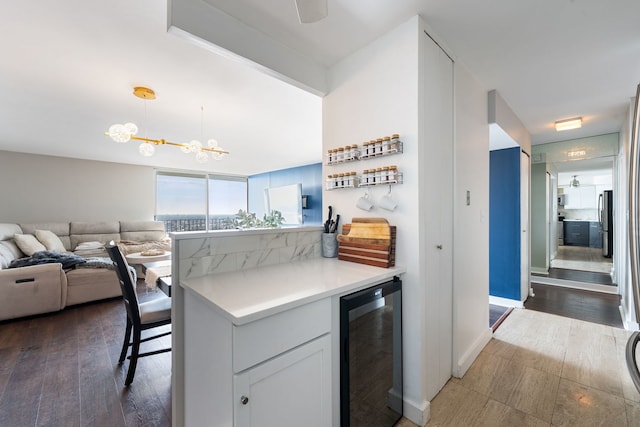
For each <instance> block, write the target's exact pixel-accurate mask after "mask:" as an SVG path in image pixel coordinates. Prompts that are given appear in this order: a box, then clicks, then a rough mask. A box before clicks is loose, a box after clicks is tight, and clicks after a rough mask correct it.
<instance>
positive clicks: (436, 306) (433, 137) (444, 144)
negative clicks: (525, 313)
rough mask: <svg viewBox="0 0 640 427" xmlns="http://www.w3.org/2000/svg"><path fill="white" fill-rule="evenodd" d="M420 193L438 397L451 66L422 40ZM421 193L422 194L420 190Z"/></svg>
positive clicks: (445, 310)
mask: <svg viewBox="0 0 640 427" xmlns="http://www.w3.org/2000/svg"><path fill="white" fill-rule="evenodd" d="M424 41H425V43H424V44H423V46H424V51H423V55H422V60H423V61H424V62H423V67H422V69H423V92H422V96H421V97H422V99H423V102H424V110H423V115H422V118H421V119H422V123H423V126H424V129H425V131H424V139H423V140H422V141H421V144H424V147H423V148H421V155H422V156H424V157H423V158H422V159H421V170H420V174H421V176H422V178H421V185H420V189H421V190H420V191H425V192H427V194H428V197H427V198H426V199H427V200H428V205H427V206H426V215H425V217H424V219H423V221H422V226H423V227H424V230H425V233H424V239H425V240H424V247H425V249H426V250H425V251H424V255H425V256H424V258H423V259H424V266H425V269H424V271H426V272H428V277H427V278H426V279H425V280H426V295H428V299H429V300H428V302H427V305H426V312H427V314H426V315H427V318H426V319H425V320H426V322H428V323H430V324H431V325H437V326H436V327H435V328H434V331H435V333H434V334H430V335H429V336H428V338H427V344H426V345H427V346H429V347H431V349H432V350H430V351H433V357H434V358H437V366H438V368H437V370H434V371H432V372H429V373H428V375H429V377H428V382H429V386H430V387H433V389H434V390H430V391H429V392H430V393H431V392H434V394H435V392H437V391H438V390H440V388H442V386H444V385H445V384H446V382H447V381H448V380H449V378H450V377H451V371H452V352H453V178H454V176H453V62H452V61H451V59H450V58H449V57H448V56H447V54H446V53H444V51H442V49H441V48H440V47H439V46H438V45H437V44H436V43H434V42H433V40H431V38H429V36H427V35H424ZM423 189H424V190H423Z"/></svg>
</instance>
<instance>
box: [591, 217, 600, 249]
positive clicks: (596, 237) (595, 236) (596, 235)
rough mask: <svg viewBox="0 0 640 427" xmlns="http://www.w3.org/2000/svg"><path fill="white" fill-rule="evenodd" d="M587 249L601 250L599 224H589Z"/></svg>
mask: <svg viewBox="0 0 640 427" xmlns="http://www.w3.org/2000/svg"><path fill="white" fill-rule="evenodd" d="M589 247H590V248H601V247H602V227H600V223H599V222H590V223H589Z"/></svg>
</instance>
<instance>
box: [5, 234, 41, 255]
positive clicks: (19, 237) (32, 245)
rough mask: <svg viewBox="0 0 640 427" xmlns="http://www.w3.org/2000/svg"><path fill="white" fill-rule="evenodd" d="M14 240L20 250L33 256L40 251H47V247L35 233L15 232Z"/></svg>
mask: <svg viewBox="0 0 640 427" xmlns="http://www.w3.org/2000/svg"><path fill="white" fill-rule="evenodd" d="M13 240H15V242H16V245H18V247H19V248H20V250H21V251H22V252H23V253H24V254H25V255H27V256H31V255H33V254H34V253H36V252H38V251H45V250H47V248H45V247H44V245H43V244H42V243H40V242H38V239H36V236H34V235H33V234H18V233H16V234H14V235H13Z"/></svg>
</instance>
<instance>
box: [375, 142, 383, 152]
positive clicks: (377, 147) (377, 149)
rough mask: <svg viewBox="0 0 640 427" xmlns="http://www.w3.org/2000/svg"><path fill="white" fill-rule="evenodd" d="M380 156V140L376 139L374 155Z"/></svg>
mask: <svg viewBox="0 0 640 427" xmlns="http://www.w3.org/2000/svg"><path fill="white" fill-rule="evenodd" d="M381 154H382V138H378V139H376V148H375V155H376V156H380V155H381Z"/></svg>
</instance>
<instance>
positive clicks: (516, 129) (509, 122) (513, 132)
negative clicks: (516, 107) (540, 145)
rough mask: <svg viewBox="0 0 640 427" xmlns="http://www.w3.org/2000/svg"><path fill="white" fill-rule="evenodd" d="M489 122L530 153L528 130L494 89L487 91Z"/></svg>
mask: <svg viewBox="0 0 640 427" xmlns="http://www.w3.org/2000/svg"><path fill="white" fill-rule="evenodd" d="M489 123H496V124H498V125H499V126H500V127H501V128H502V129H503V130H504V131H505V132H506V133H507V134H508V135H509V136H510V137H511V138H513V140H514V141H516V142H517V143H518V145H519V146H520V148H521V149H522V150H523V151H524V152H525V153H528V154H531V135H529V131H527V128H526V127H524V125H523V124H522V122H521V121H520V119H519V118H518V116H516V114H515V113H514V112H513V110H512V109H511V107H509V104H507V102H506V101H505V100H504V99H503V98H502V96H500V94H499V93H498V92H497V91H496V90H495V89H494V90H492V91H490V92H489Z"/></svg>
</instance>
